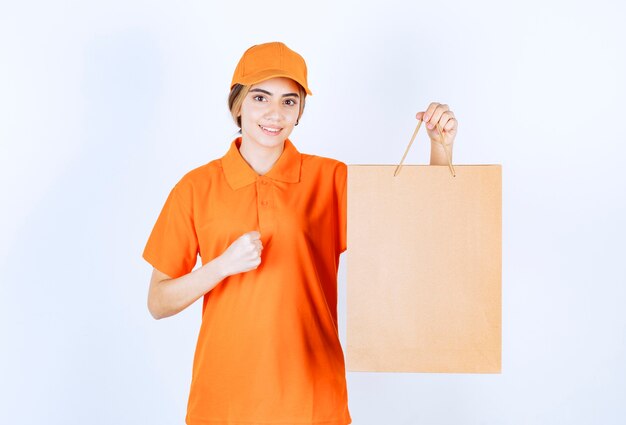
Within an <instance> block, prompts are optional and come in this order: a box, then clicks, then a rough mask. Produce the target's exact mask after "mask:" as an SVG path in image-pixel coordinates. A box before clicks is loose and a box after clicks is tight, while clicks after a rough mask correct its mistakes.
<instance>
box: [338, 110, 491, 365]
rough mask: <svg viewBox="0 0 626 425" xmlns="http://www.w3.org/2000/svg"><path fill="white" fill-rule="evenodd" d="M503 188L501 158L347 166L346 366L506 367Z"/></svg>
mask: <svg viewBox="0 0 626 425" xmlns="http://www.w3.org/2000/svg"><path fill="white" fill-rule="evenodd" d="M420 124H421V121H420ZM418 129H419V124H418V127H417V128H416V130H415V133H414V134H413V138H412V139H411V142H410V143H409V147H407V152H408V149H409V148H410V146H411V143H412V142H413V139H414V138H415V135H416V133H417V130H418ZM404 157H406V152H405V155H404ZM402 161H404V158H403V160H402ZM501 192H502V171H501V165H499V164H494V165H454V166H452V164H451V163H450V161H449V164H448V166H439V165H436V166H431V165H404V166H402V162H401V163H400V165H399V166H395V165H349V166H348V194H347V209H348V212H347V217H348V224H347V241H348V243H347V247H348V250H347V315H348V317H347V323H346V326H347V330H346V365H347V369H348V370H350V371H380V372H448V373H499V372H500V371H501V276H502V194H501Z"/></svg>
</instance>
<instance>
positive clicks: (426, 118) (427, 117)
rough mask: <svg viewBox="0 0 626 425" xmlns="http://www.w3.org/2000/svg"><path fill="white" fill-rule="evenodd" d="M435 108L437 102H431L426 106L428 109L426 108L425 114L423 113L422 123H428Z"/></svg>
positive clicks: (437, 104)
mask: <svg viewBox="0 0 626 425" xmlns="http://www.w3.org/2000/svg"><path fill="white" fill-rule="evenodd" d="M437 106H439V102H432V103H431V104H430V105H428V108H426V112H425V113H424V122H430V120H431V118H432V116H433V114H434V113H435V109H437Z"/></svg>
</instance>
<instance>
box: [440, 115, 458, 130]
mask: <svg viewBox="0 0 626 425" xmlns="http://www.w3.org/2000/svg"><path fill="white" fill-rule="evenodd" d="M457 126H458V121H457V120H456V118H450V119H449V120H448V122H447V123H446V125H445V127H444V128H443V130H444V131H445V132H446V133H452V132H455V131H456V128H457Z"/></svg>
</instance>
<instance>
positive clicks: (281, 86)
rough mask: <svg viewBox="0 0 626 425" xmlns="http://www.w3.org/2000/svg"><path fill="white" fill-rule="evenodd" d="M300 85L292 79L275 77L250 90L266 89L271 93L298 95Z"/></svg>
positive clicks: (253, 86) (254, 85) (251, 87)
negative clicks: (292, 93)
mask: <svg viewBox="0 0 626 425" xmlns="http://www.w3.org/2000/svg"><path fill="white" fill-rule="evenodd" d="M298 87H299V85H298V83H296V82H295V81H294V80H292V79H291V78H286V77H274V78H270V79H269V80H265V81H261V82H259V83H257V84H253V85H252V86H250V89H257V88H258V89H264V90H267V91H269V92H271V93H275V92H276V93H288V92H295V93H298Z"/></svg>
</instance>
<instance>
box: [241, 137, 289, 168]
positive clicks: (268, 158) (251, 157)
mask: <svg viewBox="0 0 626 425" xmlns="http://www.w3.org/2000/svg"><path fill="white" fill-rule="evenodd" d="M284 147H285V142H284V141H283V143H281V144H280V145H277V146H273V147H268V146H263V145H260V144H258V143H254V142H250V141H248V139H247V138H246V137H242V138H241V145H240V146H239V153H241V156H242V157H243V159H245V160H246V162H247V163H248V164H249V165H250V167H252V169H253V170H254V171H255V172H256V173H257V174H259V175H261V176H262V175H264V174H265V173H267V172H268V171H269V170H271V169H272V167H273V166H274V164H275V163H276V161H278V158H280V155H281V154H282V153H283V149H284Z"/></svg>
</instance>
